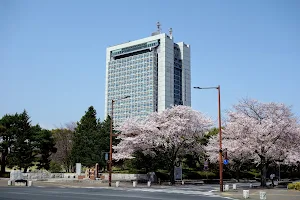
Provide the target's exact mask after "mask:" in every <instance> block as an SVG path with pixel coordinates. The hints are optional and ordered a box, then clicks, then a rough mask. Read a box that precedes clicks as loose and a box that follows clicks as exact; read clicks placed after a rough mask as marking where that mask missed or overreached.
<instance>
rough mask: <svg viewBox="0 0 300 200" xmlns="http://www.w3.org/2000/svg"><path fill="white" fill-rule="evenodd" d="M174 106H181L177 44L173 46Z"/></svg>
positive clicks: (179, 60)
mask: <svg viewBox="0 0 300 200" xmlns="http://www.w3.org/2000/svg"><path fill="white" fill-rule="evenodd" d="M174 105H183V101H182V60H181V54H180V49H179V47H178V45H177V44H174Z"/></svg>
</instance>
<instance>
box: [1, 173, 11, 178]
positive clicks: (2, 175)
mask: <svg viewBox="0 0 300 200" xmlns="http://www.w3.org/2000/svg"><path fill="white" fill-rule="evenodd" d="M0 177H1V178H9V177H10V172H5V173H1V172H0Z"/></svg>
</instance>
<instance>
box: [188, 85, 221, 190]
mask: <svg viewBox="0 0 300 200" xmlns="http://www.w3.org/2000/svg"><path fill="white" fill-rule="evenodd" d="M194 88H195V89H200V90H205V89H217V90H218V104H219V141H220V150H219V171H220V191H221V192H223V158H222V127H221V91H220V90H221V88H220V85H219V86H217V87H194Z"/></svg>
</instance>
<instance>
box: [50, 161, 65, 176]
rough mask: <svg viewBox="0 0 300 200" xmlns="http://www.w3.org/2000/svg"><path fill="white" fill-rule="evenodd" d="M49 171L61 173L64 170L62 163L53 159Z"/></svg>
mask: <svg viewBox="0 0 300 200" xmlns="http://www.w3.org/2000/svg"><path fill="white" fill-rule="evenodd" d="M49 171H50V172H52V173H59V172H61V171H62V168H61V165H60V164H58V163H56V162H54V161H51V162H50V168H49Z"/></svg>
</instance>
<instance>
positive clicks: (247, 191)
mask: <svg viewBox="0 0 300 200" xmlns="http://www.w3.org/2000/svg"><path fill="white" fill-rule="evenodd" d="M249 196H250V194H249V190H243V197H244V199H248V198H249Z"/></svg>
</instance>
